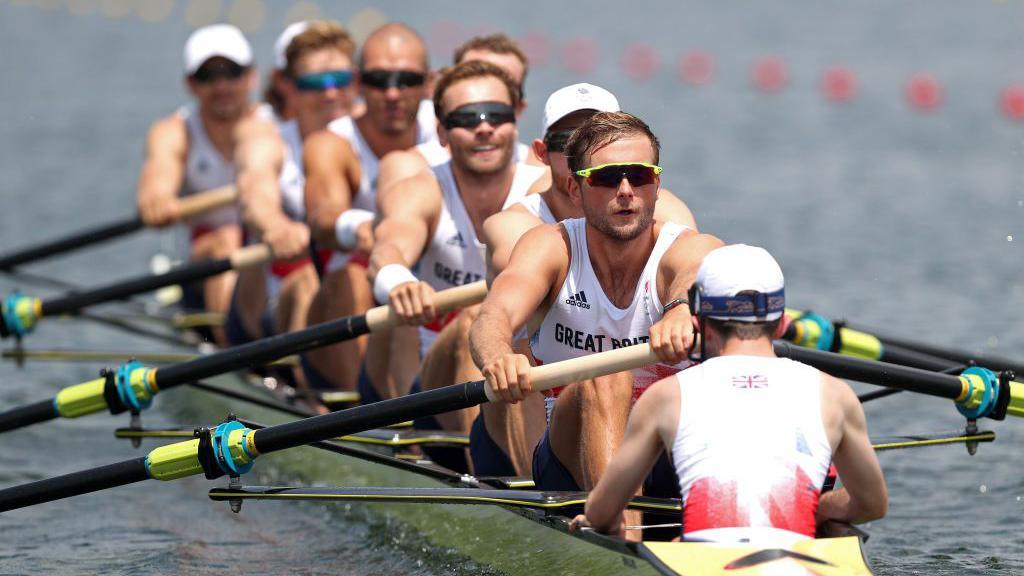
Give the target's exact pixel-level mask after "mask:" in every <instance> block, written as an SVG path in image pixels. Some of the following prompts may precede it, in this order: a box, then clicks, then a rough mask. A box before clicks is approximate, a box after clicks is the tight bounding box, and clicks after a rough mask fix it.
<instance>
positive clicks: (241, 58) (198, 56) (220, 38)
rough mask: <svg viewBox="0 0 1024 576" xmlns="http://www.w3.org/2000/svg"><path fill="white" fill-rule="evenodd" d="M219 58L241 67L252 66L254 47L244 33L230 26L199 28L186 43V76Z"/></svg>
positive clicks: (218, 25) (214, 25)
mask: <svg viewBox="0 0 1024 576" xmlns="http://www.w3.org/2000/svg"><path fill="white" fill-rule="evenodd" d="M217 56H220V57H222V58H227V59H228V60H231V61H232V62H234V63H235V64H238V65H239V66H249V65H251V64H252V47H251V46H249V41H248V40H246V39H245V36H243V35H242V31H241V30H239V29H238V28H235V27H234V26H232V25H230V24H213V25H212V26H204V27H202V28H199V29H198V30H196V31H195V32H193V33H192V35H191V36H189V37H188V40H187V41H186V42H185V74H187V75H189V76H191V75H192V74H195V72H196V70H199V67H200V66H202V65H203V64H204V63H205V62H206V61H207V60H209V59H210V58H214V57H217Z"/></svg>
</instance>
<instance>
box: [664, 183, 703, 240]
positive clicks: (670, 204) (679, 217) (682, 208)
mask: <svg viewBox="0 0 1024 576" xmlns="http://www.w3.org/2000/svg"><path fill="white" fill-rule="evenodd" d="M654 219H655V220H657V221H659V222H675V223H676V224H682V225H684V226H689V227H690V228H693V231H694V232H696V231H697V221H696V220H695V219H694V218H693V212H690V208H689V207H688V206H687V205H686V203H685V202H683V201H682V200H680V199H679V198H678V197H676V195H675V194H673V193H672V191H671V190H669V189H668V188H661V189H659V190H658V201H657V202H655V204H654Z"/></svg>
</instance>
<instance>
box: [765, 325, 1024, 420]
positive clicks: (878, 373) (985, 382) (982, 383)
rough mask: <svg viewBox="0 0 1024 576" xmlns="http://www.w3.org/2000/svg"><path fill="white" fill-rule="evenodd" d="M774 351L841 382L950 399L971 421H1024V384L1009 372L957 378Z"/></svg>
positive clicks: (792, 349)
mask: <svg viewBox="0 0 1024 576" xmlns="http://www.w3.org/2000/svg"><path fill="white" fill-rule="evenodd" d="M774 347H775V354H776V355H778V356H784V357H787V358H792V359H793V360H797V361H799V362H803V363H804V364H809V365H811V366H814V367H816V368H818V369H820V370H822V371H824V372H827V373H829V374H831V375H833V376H836V377H838V378H848V379H851V380H857V381H860V382H867V383H869V384H875V385H877V386H886V387H888V388H899V389H902V390H906V391H908V392H917V393H919V394H926V395H929V396H937V397H940V398H948V399H950V400H953V401H954V402H955V403H956V407H957V410H959V411H960V412H961V413H962V414H963V415H964V416H966V417H967V418H971V419H976V418H985V417H988V418H992V419H995V420H1002V419H1003V418H1005V417H1006V415H1007V414H1009V415H1011V416H1017V417H1024V384H1021V383H1020V382H1015V381H1013V380H1011V379H1010V378H1009V377H1008V376H1009V374H1007V373H1006V372H1003V373H1000V374H996V373H995V372H993V371H991V370H989V369H987V368H982V367H979V366H972V367H970V368H967V369H966V370H964V371H963V372H962V373H961V374H960V375H959V376H954V375H952V374H942V373H938V372H933V371H931V370H924V369H921V368H913V367H910V366H900V365H898V364H890V363H887V362H879V361H876V360H867V359H865V358H856V357H852V356H842V355H839V354H834V353H831V352H824V351H821V350H811V349H808V348H801V347H799V346H796V345H793V344H790V343H789V342H783V341H776V342H775V343H774Z"/></svg>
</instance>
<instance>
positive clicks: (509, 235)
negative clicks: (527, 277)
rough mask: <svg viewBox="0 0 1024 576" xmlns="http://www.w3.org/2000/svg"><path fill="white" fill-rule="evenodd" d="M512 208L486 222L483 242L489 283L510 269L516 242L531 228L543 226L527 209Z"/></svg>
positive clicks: (494, 215)
mask: <svg viewBox="0 0 1024 576" xmlns="http://www.w3.org/2000/svg"><path fill="white" fill-rule="evenodd" d="M519 208H521V206H520V207H517V206H512V207H510V208H508V209H506V210H502V211H501V212H498V213H497V214H493V215H491V216H490V217H488V218H487V220H484V226H483V234H482V236H483V238H482V239H483V242H484V244H486V245H487V283H488V284H492V283H493V282H494V279H495V278H496V277H497V276H498V274H501V272H502V271H503V270H505V268H506V267H508V262H509V259H510V258H511V257H512V249H513V248H515V247H516V242H518V241H519V239H520V238H522V237H523V235H524V234H526V232H527V231H529V230H530V229H531V228H534V227H536V226H539V225H541V224H543V221H541V219H540V218H537V217H536V216H534V215H533V214H531V213H530V212H529V211H528V210H526V209H525V208H524V209H522V210H520V209H519Z"/></svg>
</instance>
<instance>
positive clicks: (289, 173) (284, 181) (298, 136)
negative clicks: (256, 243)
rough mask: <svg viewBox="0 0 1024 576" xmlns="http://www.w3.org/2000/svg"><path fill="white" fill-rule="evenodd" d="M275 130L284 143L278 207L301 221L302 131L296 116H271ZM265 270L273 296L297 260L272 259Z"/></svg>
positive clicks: (269, 293) (303, 213) (303, 210)
mask: <svg viewBox="0 0 1024 576" xmlns="http://www.w3.org/2000/svg"><path fill="white" fill-rule="evenodd" d="M274 122H275V123H276V124H277V130H278V134H279V135H280V136H281V141H282V142H283V143H284V159H283V161H282V163H281V173H280V175H279V176H278V187H279V188H280V190H281V207H282V208H283V210H284V213H285V215H287V216H288V218H290V219H292V220H294V221H296V222H303V221H304V220H305V218H306V201H305V197H304V195H305V186H306V175H305V173H304V172H303V169H302V133H301V132H300V131H299V122H298V121H297V120H281V119H280V118H277V117H275V118H274ZM264 268H265V270H266V274H265V275H266V280H267V282H266V284H267V298H268V299H269V300H274V299H276V298H277V296H278V294H279V293H280V292H281V284H282V279H283V278H284V277H286V276H288V275H289V274H291V273H292V272H293V271H295V270H296V269H298V268H299V265H298V263H297V262H287V261H275V262H272V263H271V264H270V265H269V266H265V267H264Z"/></svg>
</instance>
